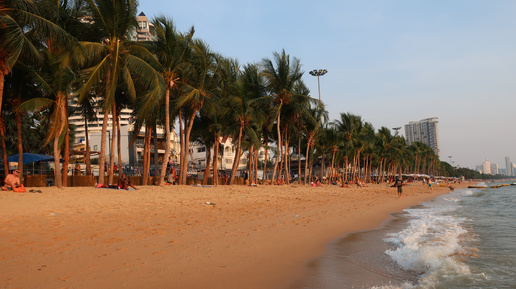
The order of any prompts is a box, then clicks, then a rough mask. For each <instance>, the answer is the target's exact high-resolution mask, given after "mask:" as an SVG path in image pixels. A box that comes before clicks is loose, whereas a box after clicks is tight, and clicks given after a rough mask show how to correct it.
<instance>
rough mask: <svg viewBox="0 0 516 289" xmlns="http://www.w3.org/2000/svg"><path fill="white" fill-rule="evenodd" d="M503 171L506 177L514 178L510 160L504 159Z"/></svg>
mask: <svg viewBox="0 0 516 289" xmlns="http://www.w3.org/2000/svg"><path fill="white" fill-rule="evenodd" d="M505 171H506V173H507V175H508V176H514V170H513V168H512V163H511V159H510V158H509V157H505Z"/></svg>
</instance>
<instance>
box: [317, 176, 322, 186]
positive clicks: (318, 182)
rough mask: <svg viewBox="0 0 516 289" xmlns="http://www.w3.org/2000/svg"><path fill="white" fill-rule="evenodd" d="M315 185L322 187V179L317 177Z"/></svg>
mask: <svg viewBox="0 0 516 289" xmlns="http://www.w3.org/2000/svg"><path fill="white" fill-rule="evenodd" d="M315 186H316V187H322V184H321V180H319V178H317V180H316V181H315Z"/></svg>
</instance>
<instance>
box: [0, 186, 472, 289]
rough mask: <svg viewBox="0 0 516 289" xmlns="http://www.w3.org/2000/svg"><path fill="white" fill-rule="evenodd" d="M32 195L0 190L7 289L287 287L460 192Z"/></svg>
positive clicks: (328, 189) (1, 274)
mask: <svg viewBox="0 0 516 289" xmlns="http://www.w3.org/2000/svg"><path fill="white" fill-rule="evenodd" d="M465 186H467V184H462V187H465ZM454 187H456V188H458V187H461V186H459V185H456V184H454ZM30 189H32V188H27V193H13V192H3V191H2V192H0V240H1V242H0V268H2V269H1V270H0V287H1V288H220V289H222V288H226V289H228V288H229V289H231V288H235V289H236V288H239V289H241V288H249V289H254V288H256V289H258V288H272V289H275V288H277V289H284V288H288V287H289V285H291V284H292V283H293V282H294V281H295V280H296V279H297V278H298V277H299V276H300V275H302V274H303V270H304V268H305V266H306V264H307V263H308V262H309V261H310V260H312V259H314V258H316V257H318V256H320V255H321V254H323V253H324V252H325V248H326V244H328V243H329V242H331V241H332V240H335V239H336V238H338V237H340V236H343V235H344V234H346V233H349V232H353V231H360V230H367V229H372V228H376V227H378V226H380V225H381V224H382V222H384V221H385V220H387V219H389V216H390V215H389V214H390V213H394V212H399V211H401V210H403V209H404V208H408V207H410V206H413V205H416V204H418V203H420V202H422V201H426V200H429V199H432V198H434V197H436V196H437V195H441V194H444V193H447V192H449V189H448V188H446V187H439V186H434V188H433V189H429V188H428V187H427V186H424V185H423V184H421V183H413V184H411V185H409V186H406V187H404V193H403V198H401V199H399V198H398V197H397V194H396V189H395V188H391V187H390V186H388V185H387V184H380V185H369V187H364V188H358V187H353V188H340V187H337V186H332V185H325V186H323V187H309V186H302V185H297V184H296V185H288V186H259V187H249V186H219V187H193V186H162V187H159V186H147V187H140V188H139V190H130V191H124V190H113V189H95V188H85V187H79V188H77V187H75V188H65V189H57V188H55V187H50V188H46V187H45V188H34V189H41V191H42V193H29V192H28V191H29V190H30Z"/></svg>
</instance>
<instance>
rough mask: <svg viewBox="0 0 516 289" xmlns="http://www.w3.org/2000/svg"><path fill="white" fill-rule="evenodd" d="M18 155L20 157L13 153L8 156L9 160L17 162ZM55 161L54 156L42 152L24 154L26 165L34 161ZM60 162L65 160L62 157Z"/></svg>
mask: <svg viewBox="0 0 516 289" xmlns="http://www.w3.org/2000/svg"><path fill="white" fill-rule="evenodd" d="M18 157H19V155H18V154H16V155H12V156H10V157H8V158H7V161H8V162H14V163H17V162H18ZM53 161H54V157H53V156H47V155H42V154H31V153H24V154H23V164H24V165H26V164H30V163H34V162H53ZM60 162H64V160H63V159H61V160H60Z"/></svg>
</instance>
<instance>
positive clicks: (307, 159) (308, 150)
mask: <svg viewBox="0 0 516 289" xmlns="http://www.w3.org/2000/svg"><path fill="white" fill-rule="evenodd" d="M311 143H312V137H311V136H310V137H308V144H307V145H306V155H305V179H304V181H303V183H304V184H305V185H306V183H307V177H308V175H307V173H308V161H309V155H310V145H311ZM300 176H301V175H300Z"/></svg>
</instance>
